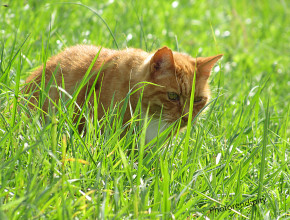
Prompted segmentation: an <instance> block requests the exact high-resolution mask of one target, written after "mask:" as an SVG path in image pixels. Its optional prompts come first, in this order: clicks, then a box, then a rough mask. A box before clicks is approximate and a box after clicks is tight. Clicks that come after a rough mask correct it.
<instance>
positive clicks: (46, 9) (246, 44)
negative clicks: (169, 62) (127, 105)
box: [0, 0, 290, 219]
mask: <svg viewBox="0 0 290 220" xmlns="http://www.w3.org/2000/svg"><path fill="white" fill-rule="evenodd" d="M7 2H8V3H7V4H8V6H9V7H4V6H0V13H1V16H0V24H1V26H0V27H1V28H0V36H1V38H0V39H1V42H0V45H1V46H0V59H1V62H0V146H1V148H0V155H1V157H0V158H1V163H0V169H1V172H0V177H1V178H0V179H1V183H0V202H1V205H0V219H6V218H7V219H34V218H41V219H57V218H58V219H73V218H76V219H77V218H78V219H102V218H104V219H107V218H115V219H120V218H121V219H122V218H129V219H137V218H140V219H142V218H144V219H149V218H153V219H156V218H162V219H170V218H175V219H194V218H202V219H203V218H205V217H208V218H210V219H232V218H237V219H245V218H249V219H266V218H270V219H272V218H283V217H284V218H286V217H287V216H288V217H289V214H290V213H289V208H288V207H290V197H289V173H290V171H289V165H290V164H289V158H288V155H289V98H290V97H289V94H290V92H289V77H288V76H289V69H290V66H289V63H290V62H289V52H288V51H290V48H289V45H290V42H289V36H290V33H289V28H287V25H288V24H289V16H287V13H288V8H289V7H288V8H287V5H286V4H287V3H285V2H284V1H276V2H271V4H270V3H269V2H266V1H259V2H250V1H231V2H229V1H226V0H224V1H207V2H204V1H186V2H181V1H174V3H173V2H170V1H151V0H149V1H148V0H147V1H131V2H130V1H82V3H83V5H80V4H67V3H66V4H63V3H57V2H55V1H47V2H44V1H42V2H38V1H29V3H28V2H26V1H23V2H20V3H19V2H15V1H11V2H9V1H7ZM54 2H55V3H54ZM1 4H2V3H1ZM3 4H6V3H3ZM288 26H289V25H288ZM113 36H114V37H113ZM81 43H86V44H94V45H101V46H102V47H108V48H115V49H116V48H117V47H119V48H124V47H137V48H142V49H144V50H148V51H151V50H155V49H157V48H159V47H161V46H163V45H167V46H168V47H170V48H172V49H174V50H179V51H181V52H187V53H189V54H191V55H192V56H194V57H195V56H212V55H215V54H218V53H223V54H224V58H223V59H222V60H221V62H220V64H219V67H216V68H215V69H214V71H213V72H212V76H211V78H210V84H211V89H212V100H211V102H210V104H209V105H208V107H207V109H206V111H204V112H203V114H201V115H200V116H199V119H198V120H197V124H196V126H193V127H189V130H187V132H180V134H179V135H178V136H176V137H174V136H173V135H171V136H170V135H169V134H170V131H171V129H178V123H177V125H176V126H175V127H171V128H169V129H167V130H165V131H164V132H163V133H162V134H160V135H159V136H158V138H157V139H155V140H153V141H152V142H151V143H149V144H148V145H145V142H144V140H145V130H143V129H141V128H142V126H140V125H141V124H140V114H141V112H140V108H139V107H140V105H139V107H138V108H137V110H136V111H135V112H132V114H133V116H132V120H131V123H130V124H128V125H127V127H124V126H123V123H122V117H121V115H122V112H123V109H122V107H121V106H118V105H117V106H113V105H112V107H111V108H110V109H109V110H108V112H107V113H106V116H105V117H104V118H103V119H102V120H99V121H98V120H93V119H94V118H98V117H97V113H96V112H97V111H95V115H93V116H91V115H90V114H89V108H88V103H86V104H85V106H84V108H83V109H82V110H81V114H82V115H83V117H85V118H87V119H88V120H86V121H85V128H86V132H85V133H79V132H78V129H77V126H76V124H75V123H74V115H73V110H74V108H75V104H74V101H75V98H76V95H77V93H78V92H79V91H80V89H81V87H82V85H84V84H85V81H86V80H87V79H84V81H83V82H82V83H80V85H79V89H78V90H77V91H76V93H75V94H74V95H73V96H72V97H71V98H70V99H69V100H68V103H65V101H61V102H56V103H53V106H54V107H53V108H51V109H50V111H49V112H48V113H47V114H44V113H43V112H42V111H41V110H40V109H38V110H36V111H31V110H30V109H28V107H27V103H26V102H25V100H26V99H27V98H28V97H27V96H25V95H23V94H22V93H21V89H22V85H23V83H24V80H25V78H26V77H27V76H28V75H29V73H30V72H32V71H33V70H34V69H35V68H36V67H37V66H39V65H41V64H42V63H45V62H46V60H47V59H48V58H49V57H50V56H52V55H53V54H56V53H58V52H59V51H61V50H62V49H64V48H65V47H68V46H71V45H75V44H81ZM96 58H97V57H96ZM39 89H41V91H42V97H43V99H45V98H49V97H47V88H45V87H44V86H43V84H42V85H40V88H39ZM60 92H64V91H60ZM132 92H133V90H132ZM89 94H90V96H91V97H93V98H94V100H95V103H97V100H98V94H96V93H95V91H94V90H92V91H90V92H89ZM128 101H129V94H128V97H126V98H125V99H124V102H128ZM97 107H98V106H97V105H95V106H94V108H95V109H96V108H97ZM91 117H93V119H92V120H91V119H90V118H91ZM147 122H148V123H149V122H150V117H148V118H146V117H145V121H143V122H142V125H143V126H146V123H147ZM77 123H79V122H77ZM140 127H141V128H140ZM124 130H126V131H127V132H126V134H125V135H124V133H123V131H124ZM168 136H170V138H169V139H167V141H165V140H166V138H167V137H168ZM185 154H186V155H185ZM261 198H262V199H265V202H264V203H263V202H259V203H258V204H257V205H255V206H253V205H248V206H243V207H240V208H233V209H232V210H222V209H223V208H224V207H228V206H230V205H231V206H233V205H236V204H245V203H247V202H249V201H254V200H259V199H261ZM218 210H222V211H218Z"/></svg>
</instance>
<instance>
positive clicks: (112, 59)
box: [27, 45, 222, 142]
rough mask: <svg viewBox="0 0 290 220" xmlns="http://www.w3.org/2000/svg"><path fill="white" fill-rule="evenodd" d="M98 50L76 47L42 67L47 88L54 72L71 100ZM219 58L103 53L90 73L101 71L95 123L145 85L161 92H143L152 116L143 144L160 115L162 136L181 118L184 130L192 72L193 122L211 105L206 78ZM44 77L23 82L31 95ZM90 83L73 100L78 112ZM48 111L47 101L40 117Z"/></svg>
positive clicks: (161, 52) (165, 52)
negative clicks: (134, 88)
mask: <svg viewBox="0 0 290 220" xmlns="http://www.w3.org/2000/svg"><path fill="white" fill-rule="evenodd" d="M99 50H100V47H96V46H88V45H77V46H74V47H70V48H68V49H66V50H64V51H63V52H61V53H59V54H58V55H56V56H54V57H52V58H51V59H50V60H49V61H48V62H47V63H46V69H45V83H46V84H47V83H48V82H49V80H50V78H51V76H52V73H53V72H56V74H55V80H56V82H57V84H58V86H60V87H61V86H62V83H63V82H62V81H64V85H65V90H66V91H67V92H68V93H69V94H73V92H74V91H75V88H76V86H77V84H78V82H80V81H81V80H82V78H83V77H84V75H85V73H86V71H87V70H88V68H89V66H90V64H91V63H92V61H93V59H94V57H95V56H96V54H97V53H98V52H99ZM221 57H222V55H217V56H212V57H205V58H202V57H199V58H192V57H190V56H189V55H186V54H184V53H178V52H173V51H171V50H170V49H169V48H168V47H163V48H161V49H159V50H157V51H156V52H155V53H152V54H150V53H147V52H145V51H142V50H140V49H132V48H129V49H124V50H111V49H106V48H102V49H101V51H100V54H99V57H98V59H97V61H96V62H95V64H94V66H93V68H92V70H91V73H93V72H94V73H98V71H99V69H100V67H101V66H102V65H103V67H102V69H101V72H100V75H99V77H98V80H97V83H96V85H95V91H96V92H97V94H99V92H100V98H99V103H98V118H99V119H101V118H102V117H103V116H104V110H107V109H108V108H109V106H110V105H111V100H112V97H114V102H115V103H116V102H120V101H122V100H123V99H124V98H125V97H126V95H127V94H128V92H129V90H130V89H131V88H132V87H133V86H134V85H136V84H138V83H140V82H144V81H147V82H152V83H154V84H158V85H160V86H156V85H151V84H149V85H147V86H145V89H144V93H143V98H142V109H143V110H144V112H146V110H147V108H148V106H149V105H150V108H149V115H150V116H153V121H152V123H150V124H149V126H148V128H147V135H146V142H149V141H150V140H152V139H153V138H154V137H155V136H156V135H157V131H158V123H156V122H157V121H159V117H160V113H161V109H162V116H161V117H162V125H161V126H160V128H161V131H162V130H164V129H165V128H166V127H167V126H168V125H169V124H172V123H173V122H175V121H176V120H178V119H179V118H180V117H182V124H181V126H182V127H184V126H185V125H186V124H187V121H188V111H189V105H190V95H191V88H192V82H193V77H194V73H195V72H196V82H195V93H194V96H195V97H194V108H193V118H194V117H195V116H196V114H197V113H198V112H199V111H200V110H201V109H202V107H204V105H205V104H206V103H207V101H208V100H209V96H210V91H209V86H208V78H209V76H210V72H211V69H212V67H213V66H214V64H215V63H216V62H217V61H218V60H219V59H220V58H221ZM42 72H43V67H41V68H39V69H38V70H36V71H35V72H34V73H33V74H32V75H31V76H30V77H29V78H28V79H27V82H33V83H30V84H29V87H28V88H29V89H30V91H33V90H34V89H35V88H36V87H35V85H34V84H35V83H37V84H40V82H41V77H42ZM94 80H95V77H92V78H91V79H90V80H89V81H88V83H87V85H86V86H84V87H83V89H82V90H81V91H80V93H79V95H78V97H77V100H76V102H77V104H78V105H79V106H82V104H83V103H84V101H85V97H86V95H87V91H88V90H89V89H90V88H91V87H92V85H93V82H94ZM33 96H34V98H33V99H31V100H30V101H31V102H32V103H33V104H34V105H37V102H38V99H39V97H38V96H39V93H38V92H37V91H36V90H35V92H34V94H33ZM49 96H50V98H51V99H52V100H58V99H59V93H58V90H57V89H56V88H55V86H54V87H51V88H50V91H49ZM139 96H140V91H139V92H136V93H135V94H133V95H131V97H130V104H131V106H132V108H133V110H134V109H135V107H136V105H137V102H138V99H139ZM89 102H90V103H91V104H93V102H94V96H91V98H90V100H89ZM48 105H49V101H48V99H46V101H45V102H44V105H43V110H44V111H48ZM92 106H93V105H92ZM102 106H103V107H102ZM31 107H32V105H31ZM130 118H131V114H130V109H129V107H127V110H126V112H125V115H124V119H123V122H124V123H125V122H127V121H128V120H129V119H130ZM154 120H155V121H154Z"/></svg>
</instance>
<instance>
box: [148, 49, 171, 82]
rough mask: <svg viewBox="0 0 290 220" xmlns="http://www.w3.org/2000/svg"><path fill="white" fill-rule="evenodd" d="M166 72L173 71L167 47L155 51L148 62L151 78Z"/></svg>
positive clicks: (169, 51)
mask: <svg viewBox="0 0 290 220" xmlns="http://www.w3.org/2000/svg"><path fill="white" fill-rule="evenodd" d="M168 70H173V71H174V59H173V53H172V51H171V50H170V49H169V48H168V47H162V48H161V49H159V50H157V51H156V52H155V54H154V55H153V56H152V58H151V60H150V73H151V77H153V78H156V77H158V76H159V75H163V74H164V73H166V72H167V71H168Z"/></svg>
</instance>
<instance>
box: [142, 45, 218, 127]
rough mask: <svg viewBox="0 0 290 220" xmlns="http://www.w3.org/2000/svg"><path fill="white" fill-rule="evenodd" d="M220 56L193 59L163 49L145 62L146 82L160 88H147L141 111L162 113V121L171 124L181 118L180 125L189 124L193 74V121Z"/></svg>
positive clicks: (151, 113) (208, 95) (207, 89)
mask: <svg viewBox="0 0 290 220" xmlns="http://www.w3.org/2000/svg"><path fill="white" fill-rule="evenodd" d="M221 57H222V55H216V56H212V57H198V58H193V57H190V56H189V55H186V54H183V53H178V52H172V51H171V50H170V49H169V48H168V47H163V48H161V49H159V50H158V51H157V52H155V53H154V54H153V55H151V56H150V58H149V60H147V64H146V65H147V67H146V76H147V79H146V80H147V81H149V82H152V83H154V84H157V85H159V86H154V85H148V86H146V87H145V90H144V94H143V100H142V104H143V109H147V107H148V106H149V105H150V108H149V114H150V115H154V117H155V118H158V117H159V116H160V114H161V112H162V120H163V121H164V122H168V123H170V124H171V123H173V122H175V121H176V120H178V119H179V118H182V124H181V126H185V125H186V124H187V121H188V112H189V106H190V96H191V90H192V83H193V78H194V74H196V81H195V92H194V104H193V113H192V114H193V115H192V119H193V118H194V117H195V116H196V115H197V113H198V112H199V111H200V110H201V109H202V108H203V107H204V106H205V105H206V103H207V102H208V100H209V98H210V90H209V85H208V78H209V76H210V72H211V69H212V68H213V66H214V65H215V63H216V62H217V61H218V60H219V59H220V58H221Z"/></svg>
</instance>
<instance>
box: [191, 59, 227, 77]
mask: <svg viewBox="0 0 290 220" xmlns="http://www.w3.org/2000/svg"><path fill="white" fill-rule="evenodd" d="M222 56H223V54H219V55H216V56H211V57H198V58H197V65H196V66H197V71H198V73H199V74H201V75H203V76H205V77H207V78H208V77H209V76H210V72H211V69H212V68H213V67H214V65H215V64H216V62H217V61H218V60H219V59H220V58H221V57H222Z"/></svg>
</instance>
